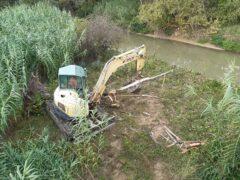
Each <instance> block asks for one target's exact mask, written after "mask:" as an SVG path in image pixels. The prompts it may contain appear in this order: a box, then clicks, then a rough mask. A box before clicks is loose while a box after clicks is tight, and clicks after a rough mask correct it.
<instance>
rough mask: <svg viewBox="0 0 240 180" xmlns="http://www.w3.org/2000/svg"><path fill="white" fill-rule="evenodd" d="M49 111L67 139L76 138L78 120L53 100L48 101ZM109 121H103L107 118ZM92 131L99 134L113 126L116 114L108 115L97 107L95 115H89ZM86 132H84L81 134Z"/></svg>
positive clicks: (93, 133)
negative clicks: (75, 128) (64, 111)
mask: <svg viewBox="0 0 240 180" xmlns="http://www.w3.org/2000/svg"><path fill="white" fill-rule="evenodd" d="M46 107H47V112H48V114H49V115H50V117H51V118H52V119H53V121H54V122H55V124H56V125H57V126H58V128H59V129H60V131H61V132H62V133H63V135H64V136H65V137H66V139H67V140H69V141H73V140H74V133H75V132H74V130H73V129H74V128H73V126H74V125H75V124H76V120H74V119H73V118H71V117H69V116H68V115H66V114H65V113H63V112H62V111H61V110H60V109H59V108H58V107H57V106H56V105H54V103H53V102H52V101H51V100H48V101H46ZM106 118H107V121H103V119H106ZM88 120H89V124H90V127H89V129H90V132H91V133H92V135H97V134H98V133H100V132H102V131H104V130H106V129H109V128H111V127H112V126H113V125H114V124H115V120H116V117H115V116H110V117H109V116H107V113H104V112H103V111H102V110H101V109H100V108H97V112H96V113H95V114H94V115H91V116H89V119H88ZM84 133H86V132H82V133H81V136H83V135H84Z"/></svg>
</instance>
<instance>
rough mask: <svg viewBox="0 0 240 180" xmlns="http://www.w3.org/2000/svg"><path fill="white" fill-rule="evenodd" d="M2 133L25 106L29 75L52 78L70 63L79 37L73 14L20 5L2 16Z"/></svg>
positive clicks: (0, 35)
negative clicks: (61, 67) (10, 119)
mask: <svg viewBox="0 0 240 180" xmlns="http://www.w3.org/2000/svg"><path fill="white" fill-rule="evenodd" d="M0 19H1V21H0V54H1V56H0V72H1V76H0V83H1V87H0V130H2V131H3V130H4V129H5V128H6V126H7V120H8V118H9V115H10V114H12V113H13V112H14V111H15V110H16V109H17V108H20V107H21V106H22V95H23V94H24V92H25V91H26V89H27V82H28V78H29V77H30V74H31V73H32V72H35V71H40V74H41V75H43V74H45V75H47V77H53V76H55V75H56V70H57V69H58V68H59V67H60V66H61V65H64V64H67V63H69V62H71V59H72V57H73V54H74V52H75V45H76V33H75V25H74V19H73V18H72V17H71V16H70V14H68V13H66V12H64V11H60V10H59V9H57V8H55V7H51V6H49V5H48V4H43V3H39V4H36V5H33V6H27V5H20V6H14V7H9V8H5V9H3V10H2V11H1V12H0Z"/></svg>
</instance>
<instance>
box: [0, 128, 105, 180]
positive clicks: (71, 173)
mask: <svg viewBox="0 0 240 180" xmlns="http://www.w3.org/2000/svg"><path fill="white" fill-rule="evenodd" d="M104 142H105V141H104V139H103V138H102V137H101V136H100V137H98V138H95V141H91V142H88V143H85V142H83V143H81V144H73V143H68V142H65V141H58V142H53V141H51V140H50V139H49V133H48V131H47V130H46V129H45V130H44V131H43V133H42V135H40V137H39V138H35V139H29V140H26V141H21V140H19V141H16V142H14V143H13V142H5V143H2V144H1V146H0V179H11V178H12V179H76V178H77V179H79V178H80V179H84V177H91V176H94V172H95V170H96V169H97V167H98V163H99V162H100V155H99V154H100V152H101V150H102V149H103V148H104Z"/></svg>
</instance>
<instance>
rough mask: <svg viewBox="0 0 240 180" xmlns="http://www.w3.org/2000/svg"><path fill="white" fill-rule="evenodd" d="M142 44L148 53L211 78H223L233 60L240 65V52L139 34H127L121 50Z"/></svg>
mask: <svg viewBox="0 0 240 180" xmlns="http://www.w3.org/2000/svg"><path fill="white" fill-rule="evenodd" d="M142 44H145V45H146V48H147V54H148V55H150V56H155V57H156V58H157V59H160V60H162V61H165V62H167V63H168V64H170V65H176V66H179V67H183V68H185V69H191V70H193V71H195V72H200V73H202V74H204V75H205V76H206V77H208V78H210V79H217V80H221V79H222V78H223V77H224V73H225V72H226V70H227V68H228V67H229V65H230V64H231V63H232V62H234V63H235V65H236V66H238V67H240V54H237V53H231V52H226V51H219V50H213V49H207V48H204V47H199V46H194V45H189V44H185V43H180V42H175V41H170V40H162V39H159V38H152V37H146V36H141V35H137V34H126V35H125V37H124V38H123V40H122V42H121V43H120V50H121V51H125V50H128V49H131V48H133V47H137V46H140V45H142ZM238 69H239V68H238ZM238 71H239V70H238ZM238 73H239V72H238Z"/></svg>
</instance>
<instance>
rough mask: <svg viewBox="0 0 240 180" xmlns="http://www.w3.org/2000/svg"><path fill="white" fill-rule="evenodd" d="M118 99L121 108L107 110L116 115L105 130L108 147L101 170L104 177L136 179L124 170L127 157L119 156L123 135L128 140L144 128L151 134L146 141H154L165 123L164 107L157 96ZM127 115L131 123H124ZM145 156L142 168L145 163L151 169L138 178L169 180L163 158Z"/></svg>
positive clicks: (128, 159)
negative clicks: (147, 174)
mask: <svg viewBox="0 0 240 180" xmlns="http://www.w3.org/2000/svg"><path fill="white" fill-rule="evenodd" d="M152 95H154V94H152ZM119 101H120V104H121V107H120V108H118V109H111V110H110V111H111V112H112V113H114V114H116V115H117V117H118V121H117V123H116V125H115V126H114V127H113V128H112V129H111V130H109V131H108V132H107V137H108V141H109V144H110V147H109V148H108V150H107V151H106V152H105V153H104V155H103V157H102V159H103V166H102V173H103V176H104V177H106V178H107V179H114V180H125V179H138V178H136V177H137V174H135V175H134V174H133V173H132V172H131V170H130V171H126V170H124V169H125V168H124V164H126V163H127V162H126V161H131V158H122V154H124V151H126V149H124V146H123V141H124V138H126V137H127V139H131V138H132V137H133V136H134V134H135V133H139V132H140V133H141V131H143V130H145V131H146V130H147V132H148V133H149V137H151V138H150V141H152V143H154V141H159V138H160V133H161V132H162V127H163V126H164V125H167V124H168V122H167V119H166V118H165V116H164V113H163V111H162V109H163V108H164V106H163V104H162V103H161V99H160V98H156V97H154V98H151V97H120V98H119ZM128 117H131V122H124V121H127V120H126V119H127V118H128ZM140 141H141V140H140ZM136 143H137V142H136ZM158 146H160V145H158ZM136 158H146V157H144V156H143V157H136ZM146 159H147V160H146V161H147V164H143V166H142V168H144V166H146V165H147V166H148V169H149V170H150V171H151V172H150V176H149V177H147V178H144V177H143V178H142V179H149V178H150V179H154V180H168V179H171V176H170V175H169V173H168V172H167V171H166V168H165V164H164V162H163V161H161V160H160V159H158V158H154V160H152V159H150V158H146ZM140 170H141V169H140Z"/></svg>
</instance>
